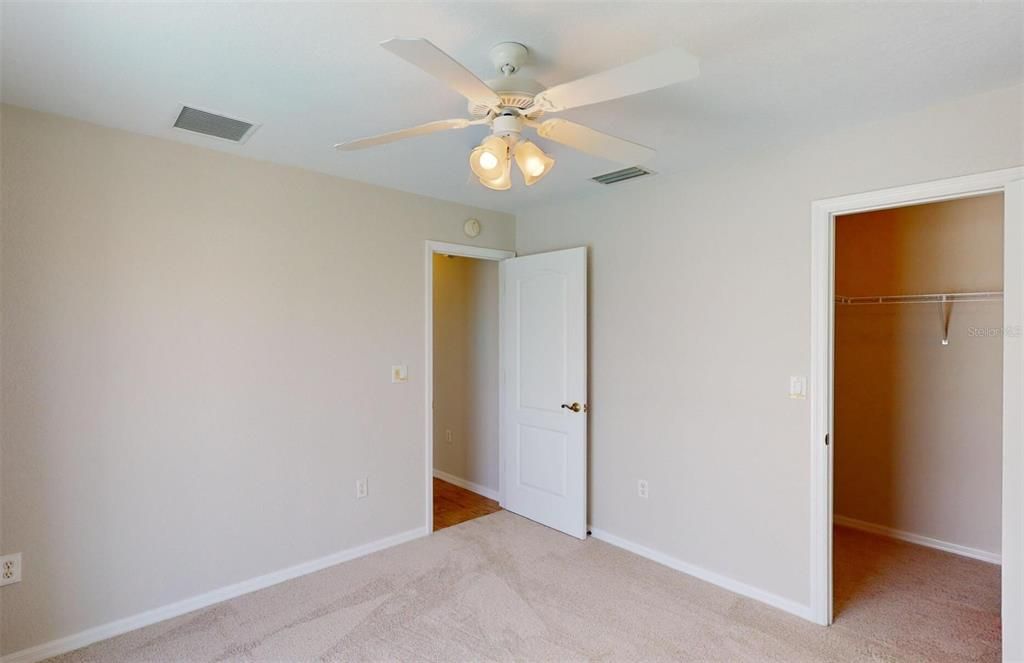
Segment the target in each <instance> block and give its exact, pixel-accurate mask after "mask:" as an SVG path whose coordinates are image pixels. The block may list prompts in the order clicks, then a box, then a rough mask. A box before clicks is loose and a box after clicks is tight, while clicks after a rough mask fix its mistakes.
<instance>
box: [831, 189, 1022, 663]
mask: <svg viewBox="0 0 1024 663" xmlns="http://www.w3.org/2000/svg"><path fill="white" fill-rule="evenodd" d="M1003 216H1004V201H1003V194H1001V193H996V194H988V195H981V196H975V197H968V198H959V199H954V200H945V201H941V202H935V203H928V204H921V205H913V206H907V207H898V208H892V209H882V210H876V211H870V212H863V213H858V214H849V215H844V216H837V217H836V222H835V308H834V320H835V323H834V325H835V326H834V333H835V336H834V415H833V416H834V420H833V423H834V441H833V444H834V448H833V454H834V469H833V471H834V478H833V491H834V493H833V520H834V523H835V528H834V532H833V597H834V598H833V615H834V619H835V623H836V624H841V625H843V626H845V627H848V628H852V629H854V630H857V631H863V632H865V633H866V634H869V635H873V637H874V638H875V639H876V640H878V641H883V642H884V641H899V642H902V643H908V644H909V645H910V646H911V647H912V648H913V650H914V651H918V652H920V654H921V655H922V657H923V658H926V659H929V660H952V659H957V660H999V658H1000V547H1001V540H1000V538H1001V522H1002V521H1001V513H1002V505H1001V490H1002V442H1003V437H1002V424H1003V422H1002V390H1003V375H1002V372H1003V368H1002V367H1003V335H1004V328H1003V305H1002V291H1003Z"/></svg>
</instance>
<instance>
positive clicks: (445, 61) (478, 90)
mask: <svg viewBox="0 0 1024 663" xmlns="http://www.w3.org/2000/svg"><path fill="white" fill-rule="evenodd" d="M380 45H381V46H383V47H384V48H386V49H387V50H389V51H391V52H392V53H394V54H395V55H397V56H398V57H400V58H402V59H403V60H405V61H406V62H408V63H409V64H413V65H416V66H417V67H419V68H420V69H422V70H423V71H425V72H427V73H428V74H430V75H431V76H433V77H434V78H436V79H438V80H439V81H441V82H442V83H445V84H446V85H448V87H450V88H452V89H453V90H455V91H456V92H458V93H459V94H461V95H462V96H464V97H465V98H466V99H469V100H470V101H472V102H473V103H476V104H483V105H485V106H488V107H491V108H494V107H497V106H500V105H501V97H499V96H498V95H497V94H496V93H495V92H494V90H492V89H491V88H489V87H487V85H486V84H485V83H484V82H483V81H482V80H480V79H479V78H477V77H476V76H475V75H474V74H473V72H471V71H470V70H468V69H466V68H465V67H463V66H462V65H461V64H459V63H458V62H457V61H455V60H454V59H453V58H452V57H451V56H450V55H448V54H447V53H445V52H444V51H442V50H441V49H440V48H438V47H437V46H434V45H433V44H432V43H430V42H429V41H427V40H426V39H400V38H396V39H389V40H387V41H382V42H381V44H380Z"/></svg>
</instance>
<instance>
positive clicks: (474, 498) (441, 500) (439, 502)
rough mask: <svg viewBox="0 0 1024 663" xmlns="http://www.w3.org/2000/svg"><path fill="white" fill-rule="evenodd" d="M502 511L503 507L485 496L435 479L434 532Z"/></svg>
mask: <svg viewBox="0 0 1024 663" xmlns="http://www.w3.org/2000/svg"><path fill="white" fill-rule="evenodd" d="M495 511H501V506H499V505H498V503H497V502H495V501H494V500H492V499H488V498H486V497H484V496H483V495H477V494H476V493H474V492H472V491H470V490H466V489H465V488H460V487H459V486H455V485H453V484H450V483H448V482H447V481H442V480H441V479H437V478H435V479H434V531H435V532H436V531H437V530H439V529H444V528H445V527H451V526H452V525H458V524H459V523H464V522H466V521H467V520H473V519H474V518H479V517H480V516H486V515H487V514H490V513H494V512H495Z"/></svg>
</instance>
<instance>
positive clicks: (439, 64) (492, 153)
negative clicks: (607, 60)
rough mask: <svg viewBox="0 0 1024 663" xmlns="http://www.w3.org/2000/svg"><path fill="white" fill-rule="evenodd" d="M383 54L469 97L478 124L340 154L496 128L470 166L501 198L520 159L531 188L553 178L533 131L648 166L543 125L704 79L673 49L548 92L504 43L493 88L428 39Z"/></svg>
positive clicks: (588, 133)
mask: <svg viewBox="0 0 1024 663" xmlns="http://www.w3.org/2000/svg"><path fill="white" fill-rule="evenodd" d="M381 46H383V47H384V48H385V49H386V50H388V51H390V52H392V53H394V54H395V55H397V56H398V57H400V58H402V59H403V60H405V61H407V62H409V63H410V64H413V65H415V66H417V67H419V68H420V69H422V70H423V71H425V72H427V73H428V74H430V75H431V76H433V77H434V78H437V79H438V80H440V81H441V82H442V83H446V84H447V85H448V86H449V87H451V88H452V89H454V90H455V91H456V92H458V93H459V94H461V95H462V96H464V97H466V98H467V99H468V100H469V114H470V116H471V119H468V118H458V119H453V120H438V121H436V122H428V123H426V124H421V125H419V126H416V127H411V128H409V129H402V130H401V131H392V132H390V133H385V134H380V135H377V136H370V137H368V138H360V139H357V140H350V141H346V142H344V143H338V144H337V145H335V147H336V148H337V149H339V150H345V151H348V150H361V149H364V148H367V147H374V146H376V145H383V144H384V143H390V142H392V141H396V140H401V139H403V138H411V137H413V136H423V135H425V134H431V133H435V132H437V131H447V130H450V129H464V128H466V127H470V126H476V125H486V126H488V127H490V128H491V135H489V136H488V137H486V138H485V139H484V140H483V142H481V143H480V145H479V146H478V147H476V148H474V149H473V151H472V152H470V155H469V165H470V168H471V169H472V171H473V173H474V174H475V175H476V176H477V178H479V180H480V183H481V184H483V185H484V186H486V187H488V188H490V189H496V190H499V191H502V190H505V189H508V188H510V187H511V186H512V172H511V171H512V161H513V159H514V160H515V162H516V165H517V166H518V167H519V170H520V172H522V174H523V179H524V181H525V182H526V185H527V186H529V185H531V184H534V183H536V182H537V181H539V180H540V179H541V178H542V177H544V176H545V175H547V174H548V173H549V172H550V171H551V167H552V166H553V165H554V163H555V162H554V159H552V158H551V157H550V156H548V155H547V154H545V153H544V152H543V150H541V149H540V148H539V147H538V146H537V145H535V144H534V143H533V142H532V141H530V140H528V139H526V138H523V137H522V134H523V129H524V128H526V127H529V128H531V129H534V130H535V131H536V132H537V134H538V135H539V136H540V137H541V138H546V139H548V140H551V141H554V142H556V143H561V144H562V145H567V146H568V147H571V148H573V149H576V150H579V151H581V152H586V153H587V154H591V155H593V156H598V157H602V158H605V159H608V160H610V161H618V162H620V163H623V164H625V165H629V166H632V165H636V164H639V163H642V162H644V161H646V160H647V159H649V158H651V157H652V156H654V154H655V151H654V150H653V149H651V148H649V147H645V146H643V145H639V144H637V143H633V142H631V141H628V140H625V139H623V138H616V137H615V136H610V135H608V134H605V133H602V132H600V131H596V130H594V129H591V128H589V127H585V126H583V125H582V124H577V123H575V122H570V121H569V120H564V119H561V118H551V119H543V120H542V119H541V118H542V116H545V115H547V114H548V113H556V112H558V111H564V110H568V109H570V108H577V107H579V106H589V105H590V104H597V103H600V102H602V101H610V100H612V99H618V98H620V97H628V96H630V95H633V94H639V93H641V92H647V91H649V90H655V89H658V88H662V87H665V86H668V85H672V84H674V83H680V82H682V81H686V80H689V79H691V78H695V77H697V76H698V75H699V74H700V67H699V65H698V61H697V58H695V57H694V56H692V55H690V54H689V53H687V52H686V51H683V50H682V49H677V48H674V49H669V50H666V51H662V52H660V53H656V54H654V55H650V56H647V57H645V58H641V59H639V60H636V61H634V62H630V63H628V64H624V65H621V66H618V67H615V68H613V69H609V70H607V71H603V72H601V73H598V74H591V75H589V76H584V77H583V78H579V79H577V80H574V81H570V82H568V83H562V84H561V85H556V86H554V87H551V88H547V89H545V88H544V86H543V85H541V84H540V83H538V82H537V81H535V80H533V79H531V78H527V77H525V76H521V75H517V74H518V72H519V71H520V69H521V68H522V66H523V65H524V64H525V63H526V61H527V58H528V56H529V51H528V50H527V48H526V47H525V46H523V45H522V44H519V43H516V42H502V43H500V44H498V45H496V46H495V47H494V48H492V49H491V53H490V56H491V61H492V62H493V63H494V66H495V68H496V69H497V70H498V73H499V74H501V77H500V78H496V79H494V80H489V81H487V82H486V83H485V82H484V81H481V80H480V79H479V78H477V77H476V76H475V75H474V74H473V73H472V72H471V71H469V70H468V69H466V68H465V67H463V66H462V65H461V64H459V63H458V62H457V61H455V60H454V59H453V58H452V57H451V56H449V55H448V54H447V53H445V52H444V51H442V50H441V49H439V48H438V47H437V46H435V45H434V44H432V43H430V42H429V41H427V40H426V39H418V38H417V39H389V40H387V41H385V42H381Z"/></svg>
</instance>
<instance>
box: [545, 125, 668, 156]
mask: <svg viewBox="0 0 1024 663" xmlns="http://www.w3.org/2000/svg"><path fill="white" fill-rule="evenodd" d="M537 133H538V134H539V135H540V136H541V137H542V138H547V139H548V140H553V141H555V142H556V143H561V144H562V145H568V146H569V147H571V148H573V149H576V150H579V151H580V152H586V153H587V154H592V155H594V156H595V157H601V158H603V159H608V160H609V161H618V162H619V163H622V164H625V165H627V166H634V165H636V164H638V163H643V162H644V161H646V160H648V159H650V158H651V157H653V156H654V155H655V154H656V152H655V151H654V150H652V149H651V148H649V147H645V146H643V145H639V144H637V143H631V142H630V141H628V140H625V139H622V138H616V137H615V136H609V135H608V134H605V133H601V132H600V131H597V130H595V129H591V128H590V127H585V126H583V125H582V124H576V123H575V122H570V121H569V120H563V119H561V118H556V119H553V120H545V121H544V122H541V123H540V124H538V125H537Z"/></svg>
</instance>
